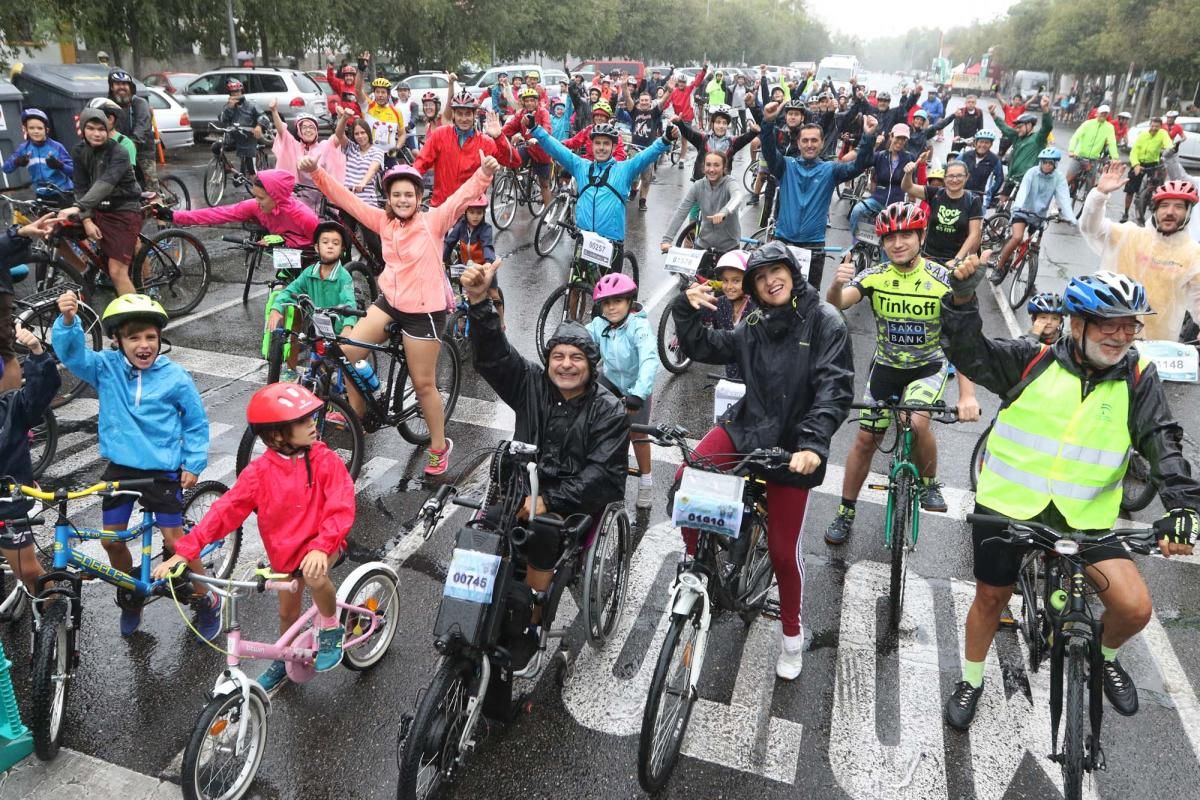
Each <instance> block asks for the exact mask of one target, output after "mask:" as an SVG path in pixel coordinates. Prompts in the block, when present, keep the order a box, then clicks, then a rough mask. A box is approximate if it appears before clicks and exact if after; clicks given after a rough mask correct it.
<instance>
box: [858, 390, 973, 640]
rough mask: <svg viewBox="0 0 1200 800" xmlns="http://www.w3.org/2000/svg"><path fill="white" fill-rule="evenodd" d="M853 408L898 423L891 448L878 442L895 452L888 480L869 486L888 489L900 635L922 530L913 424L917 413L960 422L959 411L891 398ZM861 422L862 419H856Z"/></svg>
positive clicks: (893, 608) (887, 529)
mask: <svg viewBox="0 0 1200 800" xmlns="http://www.w3.org/2000/svg"><path fill="white" fill-rule="evenodd" d="M850 408H853V409H859V410H862V411H869V412H874V413H875V415H876V416H875V417H870V416H868V417H866V418H865V419H866V420H867V421H872V420H878V419H879V417H880V416H882V415H883V414H884V413H887V414H888V415H889V416H890V417H891V420H892V423H893V424H894V425H895V426H896V434H895V441H893V442H892V444H891V445H889V446H888V447H882V446H880V445H881V444H882V442H881V443H878V444H876V447H877V449H878V450H879V451H880V452H881V453H891V455H892V460H891V463H890V464H889V465H888V481H887V483H881V484H868V486H867V488H870V489H877V490H881V491H886V492H887V506H886V508H885V511H884V515H883V546H884V548H885V549H886V550H887V551H888V553H889V554H890V557H891V574H890V579H889V583H888V627H887V630H888V634H889V635H890V636H893V637H895V636H897V635H898V633H899V630H900V617H901V613H902V611H903V609H904V584H905V577H906V575H907V573H908V554H909V553H911V552H912V551H913V549H915V548H916V546H917V537H918V535H919V534H920V529H921V472H920V469H919V468H918V467H917V465H916V463H914V460H913V459H914V454H913V449H914V446H915V438H916V437H915V434H914V433H913V427H912V415H913V414H928V415H929V418H930V419H931V420H936V421H937V422H944V423H947V424H949V423H954V422H957V421H958V414H957V412H956V411H955V410H954V409H952V408H948V407H947V406H946V405H944V404H942V403H940V402H938V403H934V404H932V405H929V404H925V403H902V402H900V400H899V399H898V398H894V397H893V398H890V399H888V400H881V401H878V402H874V403H851V404H850ZM855 422H858V420H855Z"/></svg>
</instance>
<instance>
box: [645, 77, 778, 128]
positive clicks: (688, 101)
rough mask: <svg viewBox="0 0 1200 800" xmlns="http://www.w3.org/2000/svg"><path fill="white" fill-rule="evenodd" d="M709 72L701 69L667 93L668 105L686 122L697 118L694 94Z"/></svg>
mask: <svg viewBox="0 0 1200 800" xmlns="http://www.w3.org/2000/svg"><path fill="white" fill-rule="evenodd" d="M707 74H708V70H707V69H702V70H700V71H699V72H697V73H696V77H695V78H693V79H692V82H691V83H689V84H688V85H687V86H685V87H683V88H682V89H672V90H671V91H670V92H669V93H668V94H667V95H666V98H667V105H669V106H670V107H671V108H673V109H675V113H676V115H678V116H679V118H680V119H682V120H683V121H684V122H691V121H692V120H693V119H695V118H696V112H695V111H694V110H693V109H692V94H693V93H694V92H695V91H696V89H697V88H699V86H700V84H702V83H704V78H705V76H706V75H707ZM785 91H786V90H785Z"/></svg>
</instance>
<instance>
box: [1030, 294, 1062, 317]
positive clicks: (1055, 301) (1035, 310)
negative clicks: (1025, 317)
mask: <svg viewBox="0 0 1200 800" xmlns="http://www.w3.org/2000/svg"><path fill="white" fill-rule="evenodd" d="M1025 310H1026V311H1028V312H1029V313H1030V314H1031V315H1032V314H1059V315H1061V314H1062V313H1063V299H1062V295H1058V294H1055V293H1054V292H1039V293H1038V294H1035V295H1034V296H1033V297H1031V298H1029V303H1028V304H1027V305H1026V306H1025Z"/></svg>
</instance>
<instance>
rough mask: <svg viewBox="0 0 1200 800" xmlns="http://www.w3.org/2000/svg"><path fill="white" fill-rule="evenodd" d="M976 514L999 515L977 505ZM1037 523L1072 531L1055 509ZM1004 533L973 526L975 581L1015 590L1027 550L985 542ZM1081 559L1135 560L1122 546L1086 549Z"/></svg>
mask: <svg viewBox="0 0 1200 800" xmlns="http://www.w3.org/2000/svg"><path fill="white" fill-rule="evenodd" d="M975 513H976V514H995V513H996V512H995V511H992V510H991V509H988V508H985V507H984V506H981V505H979V504H978V503H976V504H975ZM1034 521H1036V522H1040V523H1042V524H1044V525H1049V526H1050V527H1052V528H1055V529H1056V530H1066V529H1069V528H1070V526H1069V525H1067V524H1066V521H1065V520H1064V519H1063V518H1062V515H1061V514H1060V513H1058V510H1057V509H1056V508H1054V507H1053V506H1050V507H1049V508H1047V509H1046V510H1045V511H1043V512H1042V513H1041V514H1038V515H1037V516H1036V517H1034ZM1003 531H1004V528H1003V526H1000V525H990V524H985V525H980V524H974V525H972V526H971V551H972V554H973V558H974V560H975V580H977V581H979V582H980V583H986V584H987V585H989V586H1012V585H1013V584H1014V583H1016V582H1017V575H1018V574H1019V573H1020V571H1021V559H1022V558H1023V557H1024V555H1025V551H1026V550H1027V548H1023V547H1016V546H1014V545H1011V544H1004V543H1002V542H985V540H986V539H990V538H991V537H993V536H998V535H1000V534H1001V533H1003ZM1094 533H1096V534H1103V533H1107V531H1094ZM1080 557H1081V558H1082V559H1083V561H1084V562H1085V563H1087V564H1098V563H1099V562H1101V561H1110V560H1112V559H1116V558H1123V559H1132V556H1130V555H1129V551H1127V550H1126V549H1125V548H1124V547H1122V546H1121V545H1120V544H1105V545H1100V546H1097V547H1084V548H1081V549H1080Z"/></svg>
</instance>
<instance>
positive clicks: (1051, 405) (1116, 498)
mask: <svg viewBox="0 0 1200 800" xmlns="http://www.w3.org/2000/svg"><path fill="white" fill-rule="evenodd" d="M1129 397H1130V390H1129V382H1128V381H1126V380H1124V379H1121V380H1109V381H1104V382H1102V383H1100V384H1099V385H1098V386H1096V387H1095V388H1094V389H1093V390H1092V391H1091V393H1090V394H1088V396H1087V397H1083V387H1082V383H1081V379H1080V377H1079V376H1078V375H1074V374H1072V373H1071V372H1070V371H1069V370H1067V369H1065V368H1064V367H1063V366H1062V365H1061V364H1059V363H1058V362H1057V361H1054V362H1053V363H1052V364H1051V365H1050V366H1049V367H1047V368H1046V370H1045V371H1044V372H1042V374H1041V375H1039V376H1037V377H1036V378H1034V380H1033V381H1031V382H1030V383H1029V385H1028V386H1026V387H1025V389H1024V391H1022V392H1021V394H1020V395H1018V396H1017V398H1016V399H1015V400H1014V401H1013V403H1012V404H1011V405H1009V406H1008V407H1007V408H1004V409H1003V410H1001V411H1000V414H999V415H998V416H997V417H996V424H995V425H994V426H993V427H992V432H991V434H989V435H988V441H987V455H986V456H985V458H984V464H983V469H982V471H981V472H980V474H979V490H978V492H977V493H976V499H977V500H978V501H979V503H980V505H983V506H986V507H987V508H990V509H993V510H995V511H997V512H999V513H1001V514H1004V515H1005V516H1009V517H1013V518H1014V519H1032V518H1034V517H1036V516H1037V515H1038V514H1039V513H1041V512H1042V511H1043V510H1045V508H1046V507H1047V506H1048V505H1049V504H1050V503H1054V505H1055V507H1056V508H1057V509H1058V510H1059V511H1060V512H1061V513H1062V515H1063V518H1064V519H1065V520H1066V521H1067V524H1069V525H1070V526H1071V527H1072V528H1074V529H1075V530H1103V529H1107V528H1111V527H1112V526H1113V523H1115V522H1116V520H1117V515H1118V514H1119V513H1120V509H1121V481H1122V479H1123V478H1124V477H1125V469H1126V466H1127V465H1128V454H1129V445H1130V436H1129Z"/></svg>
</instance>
